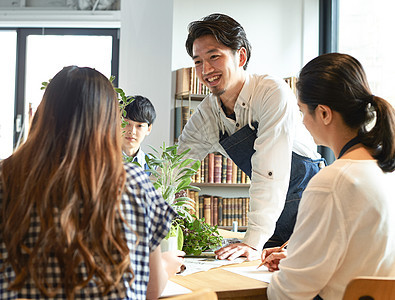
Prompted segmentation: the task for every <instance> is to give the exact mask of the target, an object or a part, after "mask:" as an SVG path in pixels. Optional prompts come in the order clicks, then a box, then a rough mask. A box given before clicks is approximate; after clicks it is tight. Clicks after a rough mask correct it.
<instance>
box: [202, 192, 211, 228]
mask: <svg viewBox="0 0 395 300" xmlns="http://www.w3.org/2000/svg"><path fill="white" fill-rule="evenodd" d="M203 214H204V219H205V221H206V223H207V224H209V225H211V197H210V196H207V195H205V196H204V198H203Z"/></svg>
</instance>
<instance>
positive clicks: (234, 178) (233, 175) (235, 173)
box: [232, 161, 237, 183]
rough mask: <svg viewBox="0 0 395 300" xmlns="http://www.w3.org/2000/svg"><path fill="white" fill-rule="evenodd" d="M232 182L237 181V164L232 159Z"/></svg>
mask: <svg viewBox="0 0 395 300" xmlns="http://www.w3.org/2000/svg"><path fill="white" fill-rule="evenodd" d="M232 183H237V165H236V164H235V162H234V161H232Z"/></svg>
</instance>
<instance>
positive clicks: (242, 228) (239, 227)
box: [218, 226, 247, 233]
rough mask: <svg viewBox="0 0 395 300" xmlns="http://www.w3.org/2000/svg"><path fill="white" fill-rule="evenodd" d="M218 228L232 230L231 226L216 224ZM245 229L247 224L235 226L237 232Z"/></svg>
mask: <svg viewBox="0 0 395 300" xmlns="http://www.w3.org/2000/svg"><path fill="white" fill-rule="evenodd" d="M218 228H219V229H225V230H230V231H231V230H232V226H218ZM246 230H247V226H238V227H237V232H239V233H240V232H244V231H246Z"/></svg>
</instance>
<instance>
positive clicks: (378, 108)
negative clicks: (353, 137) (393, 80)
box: [359, 96, 395, 172]
mask: <svg viewBox="0 0 395 300" xmlns="http://www.w3.org/2000/svg"><path fill="white" fill-rule="evenodd" d="M370 106H372V108H373V109H374V112H375V114H376V123H375V125H374V126H373V128H372V129H371V130H368V129H366V126H363V128H362V129H361V130H360V133H359V135H360V138H361V142H362V144H364V145H365V146H367V147H369V148H372V149H374V153H373V157H374V158H375V159H377V163H378V165H379V167H380V168H381V169H382V170H383V171H384V172H393V171H394V170H395V109H394V108H393V107H392V105H391V104H390V103H388V102H387V101H386V100H384V99H383V98H380V97H377V96H372V98H371V102H368V104H367V108H368V109H367V115H368V116H367V119H370V118H371V117H370V116H369V115H371V114H372V112H370V109H369V107H370Z"/></svg>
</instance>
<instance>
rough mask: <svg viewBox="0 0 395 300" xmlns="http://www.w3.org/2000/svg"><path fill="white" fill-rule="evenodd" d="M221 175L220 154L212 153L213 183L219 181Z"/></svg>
mask: <svg viewBox="0 0 395 300" xmlns="http://www.w3.org/2000/svg"><path fill="white" fill-rule="evenodd" d="M221 176H222V155H221V154H215V155H214V183H221Z"/></svg>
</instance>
